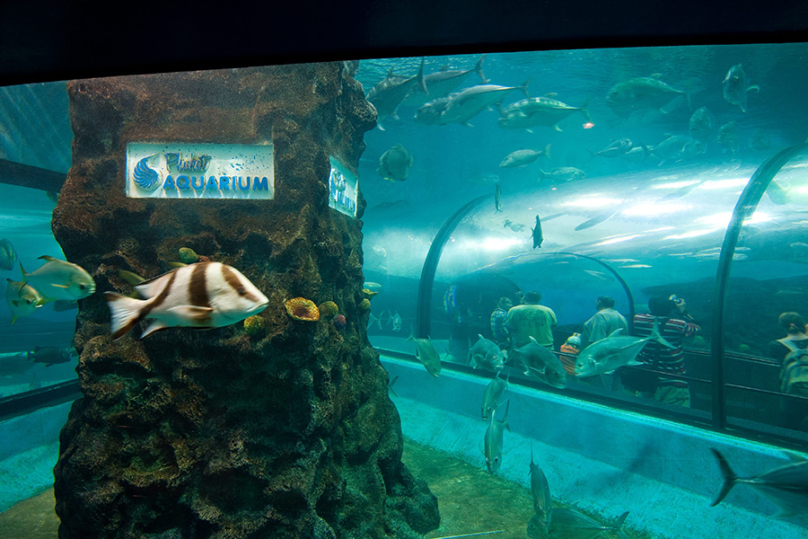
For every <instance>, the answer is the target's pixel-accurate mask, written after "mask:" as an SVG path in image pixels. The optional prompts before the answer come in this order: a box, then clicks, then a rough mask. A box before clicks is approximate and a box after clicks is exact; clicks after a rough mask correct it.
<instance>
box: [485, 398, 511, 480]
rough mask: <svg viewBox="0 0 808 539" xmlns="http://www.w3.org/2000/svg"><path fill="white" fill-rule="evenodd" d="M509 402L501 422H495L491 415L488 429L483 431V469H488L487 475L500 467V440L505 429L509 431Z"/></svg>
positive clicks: (493, 414)
mask: <svg viewBox="0 0 808 539" xmlns="http://www.w3.org/2000/svg"><path fill="white" fill-rule="evenodd" d="M510 405H511V402H510V401H508V404H506V405H505V416H504V417H503V418H502V421H497V419H496V412H494V413H492V414H491V420H490V421H489V423H488V429H486V431H485V440H484V443H485V467H486V468H488V473H491V474H493V473H495V472H496V471H497V470H499V467H500V466H501V465H502V440H503V436H504V434H505V429H508V430H511V427H510V426H509V425H508V409H509V408H510Z"/></svg>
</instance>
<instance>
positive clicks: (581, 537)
mask: <svg viewBox="0 0 808 539" xmlns="http://www.w3.org/2000/svg"><path fill="white" fill-rule="evenodd" d="M627 517H628V511H626V512H625V513H623V514H622V515H620V517H618V519H617V521H616V522H615V523H614V524H603V523H601V522H598V521H597V520H595V519H593V518H590V517H588V516H586V515H584V514H583V513H581V512H580V511H579V510H578V509H576V508H575V507H559V508H556V509H553V520H552V522H551V523H550V527H549V529H548V530H547V535H546V537H552V538H558V539H561V538H563V539H594V538H595V537H600V536H602V534H603V533H604V532H606V531H610V532H612V533H614V534H615V535H617V536H618V537H621V538H623V539H625V537H626V536H625V534H624V533H623V524H624V523H625V521H626V518H627ZM533 522H534V520H532V519H531V524H532V523H533ZM540 531H541V529H540V528H536V527H534V528H532V529H531V525H530V524H528V532H527V534H528V537H531V538H532V539H539V538H543V537H545V536H544V535H538V534H537V532H539V533H540Z"/></svg>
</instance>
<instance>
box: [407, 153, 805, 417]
mask: <svg viewBox="0 0 808 539" xmlns="http://www.w3.org/2000/svg"><path fill="white" fill-rule="evenodd" d="M805 150H808V143H804V144H798V145H795V146H791V147H789V148H786V149H784V150H782V151H781V152H779V153H777V154H776V155H774V156H772V157H770V158H769V159H767V160H766V161H765V162H764V163H763V164H762V165H761V166H759V167H758V168H757V170H756V171H755V173H754V174H753V175H752V177H751V178H750V180H749V182H748V183H747V184H746V187H745V188H744V190H743V192H742V193H741V196H740V197H739V198H738V202H737V203H736V205H735V208H734V210H733V212H732V218H731V219H730V222H729V224H728V225H727V230H726V232H725V233H724V241H723V243H722V246H721V254H720V256H719V259H718V267H717V269H716V283H715V287H714V289H713V305H715V306H716V308H715V309H714V311H713V318H712V334H711V337H712V342H711V349H710V356H711V362H712V380H711V388H712V425H713V428H715V429H717V430H725V429H726V427H727V416H726V406H725V402H724V398H725V394H724V352H725V345H724V328H723V323H724V314H725V309H726V296H727V284H728V281H729V275H730V269H731V267H732V260H733V255H734V254H735V248H736V246H737V244H738V238H739V237H740V233H741V229H742V227H743V222H744V220H745V219H747V218H748V217H751V216H752V215H753V214H754V213H755V210H756V209H757V206H758V204H759V203H760V199H761V198H762V197H763V194H764V193H765V192H766V189H767V188H768V187H769V184H771V182H772V180H773V179H774V177H775V176H776V175H777V174H778V173H779V172H780V170H782V168H783V167H784V166H785V165H786V164H787V163H788V162H789V161H790V160H791V159H792V158H793V157H795V156H796V155H798V154H800V153H802V152H804V151H805ZM487 198H489V196H488V195H485V196H481V197H478V198H475V199H473V200H471V201H469V202H467V203H466V204H465V205H464V206H462V207H461V208H460V209H459V210H457V211H456V212H455V213H454V214H453V215H452V216H451V217H449V218H448V219H447V220H446V222H444V224H443V226H441V228H440V230H439V231H438V233H437V235H436V236H435V239H434V240H433V241H432V245H431V246H430V248H429V253H428V254H427V257H426V260H425V261H424V266H423V269H422V271H421V279H420V281H419V285H418V303H417V306H416V316H417V326H416V327H417V330H416V331H417V334H416V336H417V337H421V338H425V337H427V336H428V335H429V332H430V328H431V322H432V321H431V315H430V307H431V305H430V304H431V301H432V290H433V286H434V282H435V274H436V272H437V267H438V262H440V256H441V253H442V251H443V247H444V246H445V245H446V242H447V241H448V239H449V236H450V235H451V234H452V232H454V230H455V228H457V225H459V224H460V222H461V221H462V220H463V218H464V217H465V216H466V215H467V214H468V213H469V212H470V211H471V210H472V209H473V208H475V207H476V206H477V205H478V204H479V203H480V202H482V201H483V200H485V199H487ZM542 254H544V253H542ZM546 254H548V255H550V254H553V255H556V254H559V255H570V256H576V257H581V258H586V259H588V260H592V261H593V262H597V263H598V264H600V265H602V266H603V267H605V268H606V269H607V270H609V271H610V272H611V273H612V274H613V275H614V276H615V277H616V278H617V280H618V282H619V283H620V285H621V286H622V287H623V289H624V290H625V292H626V296H627V298H628V301H629V306H630V313H629V315H630V318H629V320H632V321H633V319H634V297H633V295H632V294H631V289H630V288H629V287H628V284H627V283H626V282H625V281H624V280H623V278H622V277H621V276H620V275H619V274H618V272H617V271H616V270H615V269H614V268H612V267H611V266H609V265H608V264H606V263H605V262H602V261H600V260H598V259H596V258H593V257H591V256H587V255H581V254H576V253H569V252H553V253H546Z"/></svg>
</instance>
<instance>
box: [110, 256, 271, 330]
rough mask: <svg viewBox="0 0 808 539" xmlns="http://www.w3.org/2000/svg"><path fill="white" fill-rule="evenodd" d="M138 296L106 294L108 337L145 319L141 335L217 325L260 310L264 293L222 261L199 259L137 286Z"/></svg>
mask: <svg viewBox="0 0 808 539" xmlns="http://www.w3.org/2000/svg"><path fill="white" fill-rule="evenodd" d="M135 290H137V291H138V293H139V294H141V295H142V296H143V297H145V298H149V299H145V300H139V299H134V298H129V297H126V296H122V295H120V294H116V293H114V292H107V293H105V294H104V299H105V300H106V302H107V305H108V306H109V308H110V311H111V312H112V338H113V339H120V338H121V337H123V335H124V334H126V333H127V332H128V331H129V330H130V329H132V328H133V327H135V325H136V324H137V323H138V322H139V321H140V320H142V319H144V318H150V319H154V322H153V323H152V324H151V325H150V326H149V327H148V328H147V329H146V331H144V332H143V334H142V335H141V338H143V337H146V336H148V335H151V334H152V333H154V332H155V331H159V330H161V329H166V328H170V327H197V328H217V327H223V326H228V325H230V324H234V323H236V322H240V321H241V320H244V319H245V318H247V317H248V316H251V315H254V314H258V313H260V312H261V311H263V310H264V309H265V308H266V306H267V305H268V304H269V300H268V299H267V297H266V296H265V295H264V294H262V293H261V291H260V290H258V289H257V288H256V287H255V285H254V284H252V283H251V282H250V281H249V279H247V278H246V277H245V276H244V275H242V274H241V272H240V271H238V270H237V269H235V268H233V267H231V266H227V265H225V264H222V263H220V262H198V263H196V264H189V265H187V266H183V267H181V268H178V269H175V270H172V271H169V272H168V273H164V274H163V275H160V276H158V277H155V278H154V279H150V280H148V281H144V282H142V283H140V284H138V285H136V286H135Z"/></svg>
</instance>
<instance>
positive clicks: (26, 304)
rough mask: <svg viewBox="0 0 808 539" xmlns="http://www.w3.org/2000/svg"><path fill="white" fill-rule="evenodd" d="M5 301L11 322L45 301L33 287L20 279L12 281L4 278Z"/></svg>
mask: <svg viewBox="0 0 808 539" xmlns="http://www.w3.org/2000/svg"><path fill="white" fill-rule="evenodd" d="M6 280H7V281H8V284H7V285H6V303H7V304H8V308H9V309H11V316H12V318H11V323H12V324H14V322H16V321H17V318H19V317H21V316H30V315H32V314H34V312H35V311H36V310H37V309H39V308H40V307H42V304H43V303H45V301H44V300H43V299H42V297H41V296H40V295H39V292H37V291H36V290H35V289H34V288H32V287H31V286H29V285H28V284H27V283H24V282H22V281H12V280H11V279H6Z"/></svg>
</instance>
